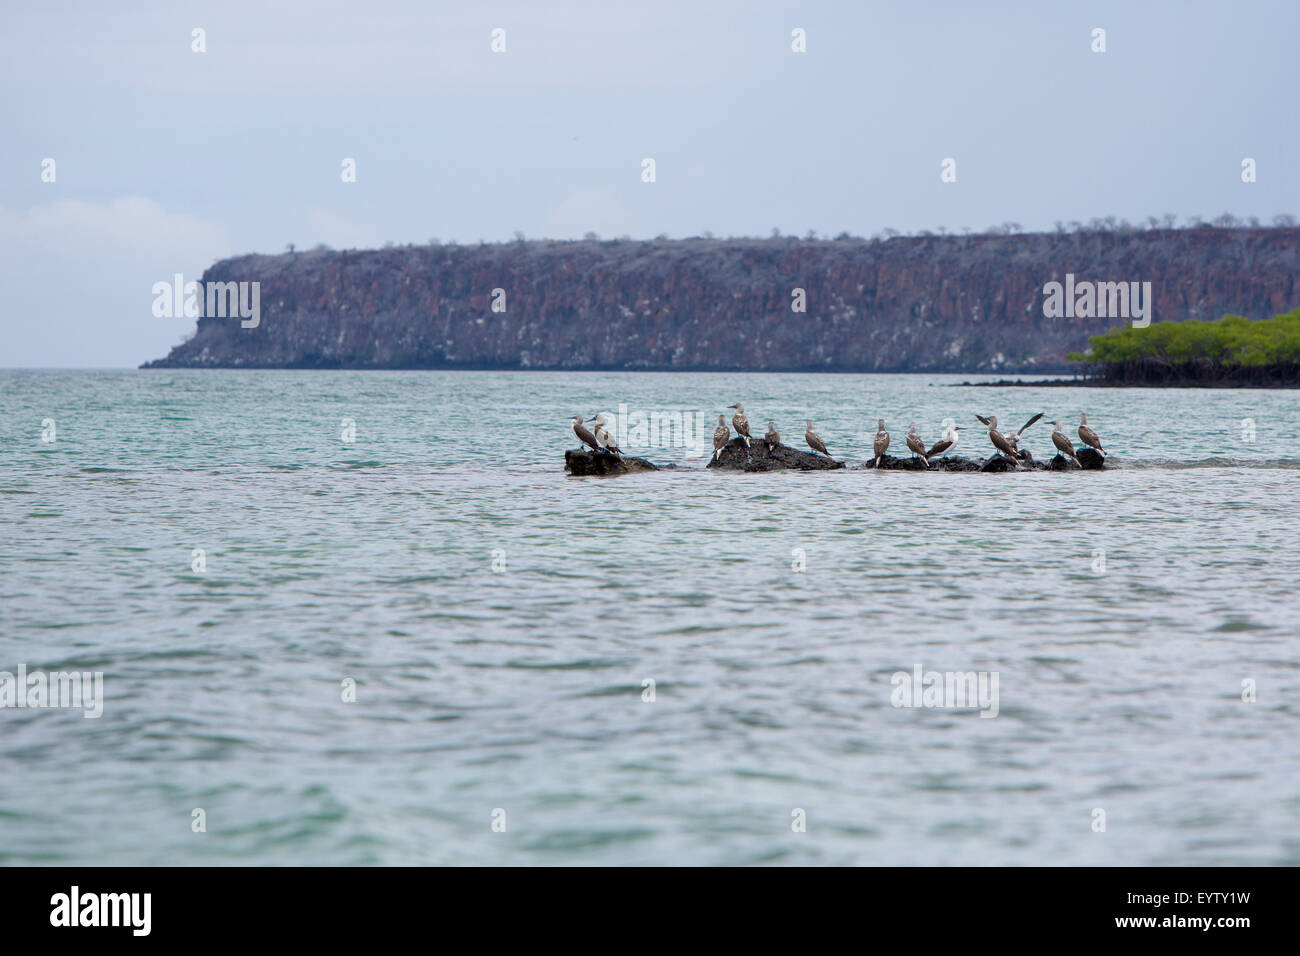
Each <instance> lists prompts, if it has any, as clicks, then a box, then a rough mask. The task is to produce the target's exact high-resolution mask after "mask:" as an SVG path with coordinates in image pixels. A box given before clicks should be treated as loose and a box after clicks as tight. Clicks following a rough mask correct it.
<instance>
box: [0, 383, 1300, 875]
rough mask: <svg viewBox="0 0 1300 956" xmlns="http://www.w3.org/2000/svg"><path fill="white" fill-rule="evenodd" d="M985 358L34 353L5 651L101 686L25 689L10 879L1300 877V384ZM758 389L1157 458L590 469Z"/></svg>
mask: <svg viewBox="0 0 1300 956" xmlns="http://www.w3.org/2000/svg"><path fill="white" fill-rule="evenodd" d="M961 378H962V377H941V376H818V375H784V374H781V375H760V374H744V375H740V374H737V375H727V374H640V375H623V374H615V373H608V374H606V373H587V374H552V373H486V372H485V373H470V372H462V373H436V372H409V373H406V372H403V373H376V372H233V371H232V372H200V371H153V372H143V371H123V372H37V371H33V372H0V671H10V672H14V671H16V670H17V668H18V667H19V665H23V666H25V667H26V669H27V670H28V671H29V672H30V671H44V672H57V671H72V670H77V671H92V672H93V671H102V672H103V675H104V695H105V701H104V709H103V716H102V717H100V718H98V719H85V718H83V717H82V715H81V712H80V711H78V710H71V709H27V708H24V709H17V708H4V709H0V766H3V773H2V774H0V862H3V863H6V864H11V865H12V864H27V863H91V864H105V863H126V864H163V863H180V864H223V863H256V864H295V863H303V864H376V863H385V864H388V863H392V864H425V863H453V864H471V863H519V864H539V863H558V864H575V863H579V864H638V863H648V864H669V863H687V864H715V863H719V864H752V863H775V864H792V863H848V864H855V863H885V864H932V863H941V864H947V863H951V864H1030V863H1040V864H1068V863H1082V864H1227V863H1246V864H1252V863H1288V864H1296V863H1300V754H1298V752H1297V751H1298V748H1297V743H1296V741H1297V740H1300V664H1298V663H1297V662H1298V660H1300V656H1298V654H1297V651H1298V650H1300V639H1298V633H1297V632H1298V630H1300V624H1298V623H1297V622H1298V620H1300V618H1298V616H1297V611H1298V610H1300V598H1298V597H1297V595H1298V593H1300V592H1298V590H1297V582H1300V522H1298V519H1300V493H1298V492H1300V452H1297V450H1296V446H1297V438H1300V404H1298V401H1297V393H1296V392H1294V391H1251V390H1242V391H1226V390H1225V391H1211V390H1169V391H1161V390H1149V389H1133V390H1111V389H1105V390H1102V389H1097V390H1092V389H1074V388H980V389H970V388H959V387H951V386H952V383H954V382H958V381H960V380H961ZM736 401H742V402H744V403H745V405H746V409H747V412H748V414H749V417H750V419H751V421H752V422H754V425H755V432H756V433H757V432H761V431H762V430H763V429H764V427H765V425H766V422H767V420H768V419H769V418H774V419H775V420H776V422H777V425H778V427H779V428H780V429H781V430H782V431H783V433H784V434H785V436H786V441H787V442H788V443H789V444H791V445H794V446H796V447H802V433H803V421H804V419H805V418H807V417H812V418H814V419H815V420H816V421H817V427H818V430H819V431H820V433H821V435H822V437H823V438H824V439H825V440H826V441H827V443H828V444H829V446H830V448H831V450H832V452H833V453H835V454H836V455H838V456H842V457H845V458H846V459H847V460H849V461H850V462H851V463H854V464H860V463H861V462H862V461H863V460H864V459H865V458H866V457H867V455H868V454H869V448H870V443H871V437H872V435H873V434H874V431H875V421H876V419H877V418H878V417H882V416H883V417H884V418H885V419H886V421H887V423H888V425H889V427H890V429H891V431H892V433H893V442H894V445H893V448H892V449H891V450H893V451H898V450H900V449H902V447H903V436H904V434H905V433H906V426H907V423H908V422H909V421H912V420H915V421H916V422H917V423H918V424H919V425H920V426H921V431H922V434H923V435H924V436H925V437H926V438H927V439H928V440H930V441H933V440H935V439H936V438H937V437H938V433H939V427H940V423H941V422H942V420H943V419H945V418H953V419H955V420H957V421H958V422H959V423H965V424H970V425H972V426H976V425H977V423H976V422H975V420H974V418H973V413H974V412H981V413H988V412H992V413H994V414H997V415H998V416H999V417H1000V418H1001V419H1002V420H1003V423H1004V424H1005V423H1008V422H1010V423H1012V427H1017V426H1019V424H1021V423H1022V422H1023V420H1024V419H1025V418H1027V417H1028V416H1029V415H1030V414H1031V413H1033V412H1037V411H1047V412H1048V413H1049V415H1048V417H1060V418H1062V419H1063V420H1066V421H1069V422H1071V423H1076V422H1077V421H1078V412H1079V411H1080V410H1081V409H1086V410H1087V411H1088V413H1089V419H1090V421H1091V422H1092V424H1093V425H1094V426H1095V427H1096V428H1097V430H1098V431H1099V433H1100V434H1101V435H1102V437H1103V439H1104V441H1105V443H1106V445H1107V447H1108V448H1109V449H1110V451H1111V455H1112V459H1113V461H1114V464H1115V468H1114V469H1113V470H1111V471H1107V472H1103V473H1069V474H1045V473H1020V474H1002V475H983V474H944V473H927V474H918V473H910V472H868V471H862V470H856V469H851V470H845V471H841V472H827V473H809V474H788V473H782V474H765V475H748V474H730V473H717V472H711V471H710V472H706V471H704V470H703V467H702V466H703V463H704V460H705V459H704V457H703V455H697V454H695V453H693V451H692V449H690V448H688V447H680V446H676V447H662V448H651V449H637V448H631V447H625V451H628V452H629V453H639V454H645V455H646V456H647V457H650V458H651V459H653V460H655V461H658V462H661V463H676V464H678V465H679V466H680V467H678V468H677V469H675V470H671V471H665V472H660V473H652V474H642V475H631V476H624V477H620V478H614V479H575V478H569V477H566V476H565V475H564V473H563V452H564V450H565V449H566V448H571V447H574V446H575V444H576V442H574V441H573V439H572V437H571V434H570V433H569V431H568V425H567V421H566V419H567V418H568V416H570V415H572V414H574V413H575V412H579V411H581V412H584V413H586V414H587V415H591V414H594V413H595V412H596V411H600V410H604V411H606V412H616V411H618V409H619V406H620V404H623V405H626V406H627V409H628V410H629V411H631V412H644V413H649V412H651V411H655V410H677V411H683V410H684V411H690V412H692V413H693V414H694V413H698V415H700V416H701V417H702V418H705V419H707V420H708V421H709V422H710V423H711V422H712V421H713V420H714V418H715V416H716V415H717V413H719V412H722V411H725V410H726V409H725V406H727V405H729V404H731V403H733V402H736ZM729 414H730V413H729V412H728V415H729ZM47 419H48V420H49V421H50V422H52V423H53V434H52V435H49V434H48V432H49V423H46V426H45V430H46V432H47V437H52V438H53V439H54V440H53V441H49V442H47V441H43V440H42V429H43V422H45V420H47ZM345 419H346V420H349V421H351V422H352V423H354V425H355V435H356V437H355V440H354V441H351V442H346V441H344V440H342V436H343V435H344V434H345V427H344V420H345ZM1246 420H1249V423H1253V426H1254V432H1253V435H1252V434H1251V432H1250V429H1249V428H1248V427H1246ZM709 430H710V432H711V424H710V426H709ZM1070 431H1071V433H1072V432H1073V427H1071V428H1070ZM1048 433H1049V429H1048V428H1045V427H1044V426H1043V425H1042V424H1041V423H1040V424H1039V425H1037V426H1035V427H1034V428H1033V429H1031V430H1030V431H1029V432H1028V434H1027V436H1026V443H1027V445H1028V447H1029V448H1030V449H1031V450H1033V451H1034V452H1035V453H1036V454H1038V455H1039V457H1045V456H1046V453H1047V450H1048V449H1049V447H1050V439H1049V434H1048ZM986 448H987V439H986V438H985V437H984V436H983V435H982V433H981V432H979V431H978V430H972V431H970V432H966V433H965V437H964V438H963V440H962V447H961V448H960V449H959V451H964V452H967V453H970V452H972V451H973V450H978V451H979V452H980V454H981V456H982V455H983V454H984V453H985V450H986ZM199 549H201V550H202V551H203V558H204V561H205V562H206V567H205V570H203V571H201V572H200V571H195V570H194V568H193V562H194V560H195V551H196V550H199ZM1099 556H1100V557H1101V558H1103V559H1104V570H1100V569H1099V568H1100V565H1099V562H1098V557H1099ZM800 561H802V563H803V567H804V569H803V570H802V571H796V570H794V568H793V565H795V564H796V563H799V562H800ZM494 565H495V567H496V568H497V569H499V570H494ZM917 666H920V667H922V668H923V670H925V671H930V670H935V671H940V672H945V671H958V672H967V671H975V672H986V673H987V674H993V673H996V674H997V676H998V688H999V700H998V708H997V709H998V713H997V716H996V718H993V719H985V718H982V717H980V716H979V713H978V711H976V710H972V709H969V708H926V707H917V708H909V707H895V706H893V705H892V703H891V693H892V692H893V690H894V687H893V684H892V676H893V675H894V674H895V673H897V672H907V673H909V674H910V673H911V672H913V670H914V668H916V667H917ZM349 679H350V680H352V681H355V682H356V700H355V701H354V702H345V701H344V700H343V699H342V697H343V686H344V685H343V682H344V681H345V680H349ZM647 680H653V681H654V682H655V683H654V690H655V695H654V696H655V699H654V701H653V702H647V701H645V700H643V693H644V691H643V682H644V681H647ZM1243 681H1250V682H1253V686H1254V688H1255V692H1256V695H1257V699H1256V700H1255V701H1254V702H1247V701H1243V699H1242V695H1243ZM196 809H202V810H203V811H204V814H205V817H206V832H200V833H196V832H194V831H193V827H192V821H193V819H194V811H195V810H196ZM497 810H503V811H504V819H505V831H504V832H495V831H494V829H493V821H494V811H497ZM1097 810H1103V811H1104V812H1105V830H1104V832H1097V831H1095V830H1094V826H1095V821H1097V820H1099V819H1100V818H1099V817H1098V815H1097V814H1096V812H1095V811H1097ZM796 811H802V812H803V817H804V818H805V819H806V830H805V831H804V832H796V831H795V829H793V828H792V821H796V820H797V819H798V818H799V814H798V813H797V812H796ZM501 818H502V815H501V814H499V813H498V814H496V816H495V819H496V820H498V821H499V820H500V819H501Z"/></svg>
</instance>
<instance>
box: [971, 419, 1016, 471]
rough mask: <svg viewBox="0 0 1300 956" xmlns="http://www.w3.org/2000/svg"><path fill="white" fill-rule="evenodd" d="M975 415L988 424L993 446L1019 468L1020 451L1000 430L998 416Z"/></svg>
mask: <svg viewBox="0 0 1300 956" xmlns="http://www.w3.org/2000/svg"><path fill="white" fill-rule="evenodd" d="M975 417H976V418H978V419H979V420H980V421H982V422H983V423H984V424H985V425H987V426H988V429H989V441H991V442H992V443H993V447H994V448H996V449H997V450H998V451H999V452H1000V453H1001V455H1002V457H1003V458H1006V459H1007V460H1008V461H1010V462H1011V463H1012V464H1013V465H1015V466H1016V467H1017V468H1019V467H1020V452H1018V451H1016V448H1015V446H1014V445H1012V444H1011V442H1009V441H1007V439H1006V436H1004V435H1003V434H1002V433H1001V432H1000V431H998V416H996V415H990V416H989V417H988V418H985V417H984V416H983V415H976V416H975Z"/></svg>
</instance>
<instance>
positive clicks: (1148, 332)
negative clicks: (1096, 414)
mask: <svg viewBox="0 0 1300 956" xmlns="http://www.w3.org/2000/svg"><path fill="white" fill-rule="evenodd" d="M1090 344H1091V346H1092V347H1091V349H1090V351H1089V352H1088V353H1086V354H1082V355H1080V354H1072V355H1070V356H1068V358H1069V359H1070V360H1071V361H1074V362H1079V363H1081V364H1083V365H1084V366H1085V368H1086V370H1087V373H1088V377H1089V378H1091V379H1096V380H1099V381H1101V382H1103V383H1105V384H1108V385H1164V386H1168V385H1199V386H1234V387H1236V386H1286V387H1300V310H1298V311H1295V312H1288V313H1285V314H1283V315H1279V316H1276V317H1274V318H1272V319H1263V320H1258V321H1252V320H1250V319H1247V318H1244V317H1243V316H1239V315H1228V316H1224V317H1223V318H1222V319H1219V320H1218V321H1216V322H1198V321H1195V320H1192V321H1188V322H1161V323H1157V324H1155V325H1152V326H1151V327H1150V328H1146V329H1132V328H1126V329H1112V330H1111V331H1109V332H1107V333H1106V334H1104V335H1096V336H1093V337H1092V339H1091V340H1090Z"/></svg>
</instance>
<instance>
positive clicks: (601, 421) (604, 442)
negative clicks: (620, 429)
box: [591, 413, 623, 458]
mask: <svg viewBox="0 0 1300 956" xmlns="http://www.w3.org/2000/svg"><path fill="white" fill-rule="evenodd" d="M591 421H593V422H595V423H596V427H595V429H594V432H595V438H596V444H598V445H600V447H601V448H603V449H605V451H608V452H612V453H613V454H615V455H617V456H618V457H619V458H622V457H623V453H622V452H621V451H619V450H618V444H617V443H616V442H615V441H614V436H613V435H611V434H610V433H609V431H608V429H606V428H605V416H604V414H603V413H602V414H598V415H597V416H596V417H595V418H593V419H591Z"/></svg>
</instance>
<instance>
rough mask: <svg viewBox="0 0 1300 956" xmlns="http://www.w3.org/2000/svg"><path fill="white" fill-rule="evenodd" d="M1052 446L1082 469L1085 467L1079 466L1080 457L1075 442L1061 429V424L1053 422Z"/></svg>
mask: <svg viewBox="0 0 1300 956" xmlns="http://www.w3.org/2000/svg"><path fill="white" fill-rule="evenodd" d="M1052 444H1053V445H1055V446H1056V450H1057V451H1059V452H1060V453H1061V454H1062V455H1064V456H1065V457H1066V458H1068V459H1070V461H1072V462H1074V463H1075V464H1076V465H1079V467H1080V468H1082V467H1083V465H1080V464H1079V458H1078V455H1076V454H1075V451H1074V442H1072V441H1070V436H1069V435H1067V434H1066V433H1065V430H1064V429H1063V428H1061V423H1060V422H1052Z"/></svg>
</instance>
